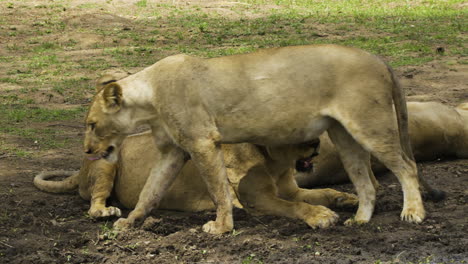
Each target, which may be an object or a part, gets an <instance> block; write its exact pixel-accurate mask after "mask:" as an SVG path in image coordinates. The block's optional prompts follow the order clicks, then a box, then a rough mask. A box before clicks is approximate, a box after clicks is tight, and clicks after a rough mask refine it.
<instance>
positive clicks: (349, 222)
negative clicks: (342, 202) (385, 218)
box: [344, 218, 369, 226]
mask: <svg viewBox="0 0 468 264" xmlns="http://www.w3.org/2000/svg"><path fill="white" fill-rule="evenodd" d="M368 222H369V220H367V219H357V218H349V219H348V220H346V221H345V222H344V225H345V226H355V225H363V224H367V223H368Z"/></svg>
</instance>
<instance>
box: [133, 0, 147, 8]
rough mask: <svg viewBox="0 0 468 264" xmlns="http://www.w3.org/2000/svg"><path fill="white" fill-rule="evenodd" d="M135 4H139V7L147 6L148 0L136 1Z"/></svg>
mask: <svg viewBox="0 0 468 264" xmlns="http://www.w3.org/2000/svg"><path fill="white" fill-rule="evenodd" d="M135 5H136V6H138V7H146V5H147V2H146V0H140V1H138V2H136V3H135Z"/></svg>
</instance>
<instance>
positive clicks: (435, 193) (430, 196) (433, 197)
mask: <svg viewBox="0 0 468 264" xmlns="http://www.w3.org/2000/svg"><path fill="white" fill-rule="evenodd" d="M446 197H447V194H446V193H445V192H444V191H441V190H437V189H432V190H430V191H429V192H426V193H425V194H424V198H425V200H428V201H432V202H435V203H437V202H440V201H442V200H444V199H445V198H446Z"/></svg>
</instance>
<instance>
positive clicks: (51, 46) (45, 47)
mask: <svg viewBox="0 0 468 264" xmlns="http://www.w3.org/2000/svg"><path fill="white" fill-rule="evenodd" d="M58 47H59V46H58V45H57V44H55V43H52V42H44V43H41V44H40V45H39V46H37V47H35V48H33V51H34V52H39V53H42V52H48V51H53V50H55V49H57V48H58Z"/></svg>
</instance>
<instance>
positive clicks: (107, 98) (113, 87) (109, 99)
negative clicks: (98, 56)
mask: <svg viewBox="0 0 468 264" xmlns="http://www.w3.org/2000/svg"><path fill="white" fill-rule="evenodd" d="M103 89H104V90H103V92H102V97H103V99H104V110H105V111H106V112H109V113H116V112H118V111H119V110H120V108H121V107H122V87H120V85H118V84H117V83H116V82H112V83H109V84H107V85H106V86H104V88H103Z"/></svg>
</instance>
